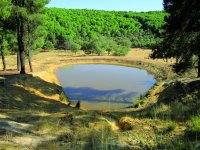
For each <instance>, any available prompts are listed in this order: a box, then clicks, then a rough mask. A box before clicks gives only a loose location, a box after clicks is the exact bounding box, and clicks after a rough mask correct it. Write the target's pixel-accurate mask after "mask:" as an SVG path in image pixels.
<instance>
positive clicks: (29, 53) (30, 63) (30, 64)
mask: <svg viewBox="0 0 200 150" xmlns="http://www.w3.org/2000/svg"><path fill="white" fill-rule="evenodd" d="M28 63H29V67H30V71H31V72H33V67H32V62H31V52H30V28H29V24H28Z"/></svg>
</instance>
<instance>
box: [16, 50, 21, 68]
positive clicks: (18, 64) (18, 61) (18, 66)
mask: <svg viewBox="0 0 200 150" xmlns="http://www.w3.org/2000/svg"><path fill="white" fill-rule="evenodd" d="M17 70H18V71H20V70H21V68H20V58H19V52H17Z"/></svg>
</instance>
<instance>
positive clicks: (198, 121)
mask: <svg viewBox="0 0 200 150" xmlns="http://www.w3.org/2000/svg"><path fill="white" fill-rule="evenodd" d="M192 131H193V132H196V133H200V116H197V117H194V118H192Z"/></svg>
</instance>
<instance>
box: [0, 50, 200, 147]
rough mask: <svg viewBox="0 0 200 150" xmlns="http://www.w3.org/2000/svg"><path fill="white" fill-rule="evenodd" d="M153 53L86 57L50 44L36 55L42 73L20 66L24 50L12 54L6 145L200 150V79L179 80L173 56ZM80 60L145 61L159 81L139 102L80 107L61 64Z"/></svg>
mask: <svg viewBox="0 0 200 150" xmlns="http://www.w3.org/2000/svg"><path fill="white" fill-rule="evenodd" d="M150 53H151V51H150V50H145V51H142V50H139V49H134V50H132V51H131V52H130V53H129V54H128V56H126V57H113V56H100V57H97V56H84V57H82V55H83V53H82V52H81V51H80V52H79V53H78V54H77V55H76V56H75V57H74V56H73V55H72V54H71V53H70V52H64V51H49V52H44V53H40V54H38V55H36V56H34V57H33V66H34V73H33V74H28V75H24V76H20V75H17V73H18V72H16V71H15V70H13V69H15V68H16V66H15V64H14V62H13V60H14V59H16V56H8V57H6V60H7V62H8V68H9V69H11V70H12V71H10V72H8V73H7V74H6V73H3V74H2V72H0V74H2V75H3V76H4V77H5V78H6V82H5V84H6V85H5V86H1V85H0V125H2V124H3V125H4V126H0V129H2V128H6V130H7V132H6V133H5V134H4V133H3V132H2V133H0V149H11V150H12V149H24V148H25V149H31V150H32V149H41V150H42V149H44V150H46V149H53V150H57V149H72V150H74V149H101V150H104V149H105V150H112V149H119V150H121V149H122V150H126V149H127V150H129V149H198V148H199V146H198V143H199V140H200V137H199V136H198V135H199V130H200V129H199V120H200V119H199V115H198V114H199V112H200V102H199V97H200V92H199V90H198V89H199V84H200V83H199V80H195V79H178V78H179V77H180V76H177V75H176V74H174V73H173V72H172V70H171V68H170V67H169V65H170V64H171V63H166V62H163V61H162V60H152V59H150V58H149V54H150ZM72 56H73V57H72ZM172 61H173V60H172ZM76 63H110V64H119V65H126V66H132V67H138V68H143V69H146V70H148V71H149V72H151V73H153V74H155V75H156V77H157V79H158V83H157V84H156V85H155V87H154V88H152V89H151V90H150V92H148V93H147V94H146V95H144V96H141V98H140V99H138V100H135V101H134V105H135V108H127V109H123V110H116V111H113V112H99V111H91V110H88V111H84V110H79V109H74V108H73V107H69V106H67V105H66V104H67V102H68V101H67V98H66V97H65V95H64V93H63V92H62V89H61V87H60V84H59V81H58V80H57V78H56V76H55V74H54V71H55V70H56V68H57V67H61V66H65V65H70V64H76ZM44 66H45V67H44ZM0 67H2V66H1V64H0ZM163 68H164V69H163ZM190 75H191V73H190ZM187 76H188V74H187ZM191 77H192V76H191ZM172 79H173V80H172ZM136 105H137V107H136ZM108 118H111V119H108ZM9 121H11V122H13V123H10V124H9ZM17 123H18V124H17ZM6 124H7V126H5V125H6ZM20 126H22V127H23V128H20ZM11 129H12V130H11ZM13 129H15V130H13ZM19 139H21V140H19ZM16 141H17V143H16ZM30 141H31V142H30ZM23 145H25V146H23Z"/></svg>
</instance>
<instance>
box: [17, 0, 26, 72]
mask: <svg viewBox="0 0 200 150" xmlns="http://www.w3.org/2000/svg"><path fill="white" fill-rule="evenodd" d="M19 6H20V7H23V6H24V0H21V1H20V2H19ZM17 40H18V50H19V57H20V64H21V71H20V74H25V73H26V71H25V57H24V56H25V55H24V54H25V50H24V19H23V17H22V16H21V15H19V14H18V15H17Z"/></svg>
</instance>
